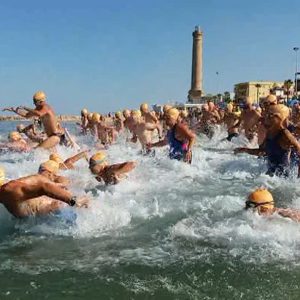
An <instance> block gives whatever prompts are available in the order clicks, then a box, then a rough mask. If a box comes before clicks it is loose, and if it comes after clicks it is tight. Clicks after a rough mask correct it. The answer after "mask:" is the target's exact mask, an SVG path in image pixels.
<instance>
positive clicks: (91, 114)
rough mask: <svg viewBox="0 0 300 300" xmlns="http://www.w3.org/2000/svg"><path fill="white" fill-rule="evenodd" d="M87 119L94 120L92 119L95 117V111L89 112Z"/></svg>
mask: <svg viewBox="0 0 300 300" xmlns="http://www.w3.org/2000/svg"><path fill="white" fill-rule="evenodd" d="M87 119H88V121H90V122H91V121H92V119H93V113H89V114H88V115H87Z"/></svg>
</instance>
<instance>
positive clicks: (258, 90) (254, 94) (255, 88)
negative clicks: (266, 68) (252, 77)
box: [234, 81, 284, 103]
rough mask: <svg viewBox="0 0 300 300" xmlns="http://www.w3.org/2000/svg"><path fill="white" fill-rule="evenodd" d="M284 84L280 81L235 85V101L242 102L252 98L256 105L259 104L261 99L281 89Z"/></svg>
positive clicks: (250, 82)
mask: <svg viewBox="0 0 300 300" xmlns="http://www.w3.org/2000/svg"><path fill="white" fill-rule="evenodd" d="M283 84H284V83H283V82H280V81H248V82H242V83H238V84H235V85H234V93H235V100H236V101H242V100H245V98H246V97H250V98H251V99H252V100H253V102H254V103H258V102H259V101H260V100H261V98H264V97H266V96H267V95H269V94H270V91H271V90H272V89H274V88H279V87H280V88H281V87H282V86H283Z"/></svg>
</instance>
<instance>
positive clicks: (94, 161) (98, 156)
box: [90, 151, 106, 167]
mask: <svg viewBox="0 0 300 300" xmlns="http://www.w3.org/2000/svg"><path fill="white" fill-rule="evenodd" d="M105 162H106V154H105V153H104V152H101V151H100V152H97V153H95V154H94V155H93V156H92V157H91V158H90V166H92V167H93V166H95V165H102V164H103V163H105Z"/></svg>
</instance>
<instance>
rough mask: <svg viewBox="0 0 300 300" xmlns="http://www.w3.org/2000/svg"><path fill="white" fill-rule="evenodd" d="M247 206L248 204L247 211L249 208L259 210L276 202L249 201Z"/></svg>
mask: <svg viewBox="0 0 300 300" xmlns="http://www.w3.org/2000/svg"><path fill="white" fill-rule="evenodd" d="M245 204H246V206H245V209H249V208H257V207H259V206H262V205H266V204H274V201H268V202H261V203H256V202H253V201H250V200H247V201H246V203H245Z"/></svg>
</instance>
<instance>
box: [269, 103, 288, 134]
mask: <svg viewBox="0 0 300 300" xmlns="http://www.w3.org/2000/svg"><path fill="white" fill-rule="evenodd" d="M289 115H290V110H289V108H288V107H287V106H285V105H284V104H277V105H272V106H270V107H269V109H268V110H267V113H266V114H265V119H264V125H265V126H266V128H270V127H272V126H277V125H279V124H282V123H284V122H287V119H288V117H289Z"/></svg>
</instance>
